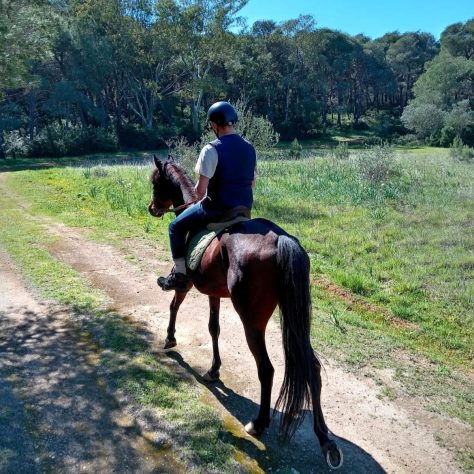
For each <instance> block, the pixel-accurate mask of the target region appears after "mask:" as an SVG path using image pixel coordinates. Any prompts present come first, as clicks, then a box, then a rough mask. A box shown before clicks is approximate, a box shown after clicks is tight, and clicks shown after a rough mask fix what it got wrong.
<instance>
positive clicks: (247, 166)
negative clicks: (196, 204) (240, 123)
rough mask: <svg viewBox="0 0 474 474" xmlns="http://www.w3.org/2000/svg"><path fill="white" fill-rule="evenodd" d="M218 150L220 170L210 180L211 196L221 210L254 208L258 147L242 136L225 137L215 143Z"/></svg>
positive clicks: (209, 192)
mask: <svg viewBox="0 0 474 474" xmlns="http://www.w3.org/2000/svg"><path fill="white" fill-rule="evenodd" d="M211 145H212V146H213V147H214V148H215V149H216V150H217V156H218V160H217V167H216V171H215V173H214V176H213V177H212V178H211V179H210V180H209V185H208V187H207V195H208V197H209V198H210V199H211V202H212V205H213V206H215V207H217V208H219V209H223V210H224V209H229V208H231V207H235V206H245V207H248V208H249V209H251V208H252V203H253V193H252V181H253V179H254V174H255V164H256V161H257V156H256V153H255V148H254V147H253V146H252V145H251V144H250V143H249V142H248V141H247V140H245V139H243V138H242V137H241V136H240V135H237V134H232V135H224V136H223V137H221V138H218V139H217V140H214V141H212V142H211Z"/></svg>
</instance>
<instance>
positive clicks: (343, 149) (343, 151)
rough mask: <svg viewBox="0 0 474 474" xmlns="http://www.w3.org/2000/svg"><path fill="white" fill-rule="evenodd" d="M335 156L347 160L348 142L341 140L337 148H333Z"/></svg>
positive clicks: (348, 154)
mask: <svg viewBox="0 0 474 474" xmlns="http://www.w3.org/2000/svg"><path fill="white" fill-rule="evenodd" d="M333 153H334V157H335V158H337V159H338V160H346V159H348V158H349V156H350V153H349V145H348V144H347V142H340V143H338V144H337V146H336V148H334V150H333Z"/></svg>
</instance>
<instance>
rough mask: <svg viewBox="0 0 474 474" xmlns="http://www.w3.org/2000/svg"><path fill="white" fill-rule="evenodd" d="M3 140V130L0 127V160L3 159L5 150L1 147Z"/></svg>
mask: <svg viewBox="0 0 474 474" xmlns="http://www.w3.org/2000/svg"><path fill="white" fill-rule="evenodd" d="M3 144H4V140H3V130H2V129H1V128H0V160H5V159H6V155H5V150H4V147H3Z"/></svg>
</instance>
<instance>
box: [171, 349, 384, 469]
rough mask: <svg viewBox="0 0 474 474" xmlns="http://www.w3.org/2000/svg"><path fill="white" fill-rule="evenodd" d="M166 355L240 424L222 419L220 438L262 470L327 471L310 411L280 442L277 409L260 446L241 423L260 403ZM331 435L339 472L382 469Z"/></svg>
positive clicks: (359, 450)
mask: <svg viewBox="0 0 474 474" xmlns="http://www.w3.org/2000/svg"><path fill="white" fill-rule="evenodd" d="M167 355H168V357H170V358H171V359H173V360H175V361H176V362H177V363H178V364H179V365H180V366H181V367H182V368H183V369H184V370H185V371H186V372H187V373H189V374H190V375H191V376H192V377H193V378H194V379H195V380H196V381H197V383H199V384H200V385H201V386H202V388H203V389H205V390H208V391H209V392H210V393H211V394H212V395H213V396H214V397H215V399H216V400H217V402H218V403H219V404H220V405H221V406H222V407H223V408H224V410H225V411H227V412H228V413H229V414H230V415H232V416H233V417H234V418H235V419H236V420H237V421H238V423H240V425H239V426H237V423H236V422H235V421H234V422H232V421H228V420H224V426H225V429H226V432H225V434H224V435H223V438H224V439H225V440H226V441H228V442H231V443H232V444H233V445H235V446H236V447H237V448H238V449H240V450H241V451H243V452H245V453H246V454H247V455H248V456H249V457H250V458H253V459H255V460H256V461H257V462H258V463H259V465H260V467H261V468H263V469H264V470H268V468H272V469H275V468H279V469H288V470H290V469H291V468H294V469H296V470H297V471H298V472H300V473H319V472H327V471H329V469H328V468H327V465H326V463H325V461H324V459H323V458H322V456H321V452H320V449H319V444H318V443H317V440H316V436H315V435H314V432H313V428H312V416H311V412H310V411H307V413H306V416H305V418H304V421H303V423H302V425H301V426H300V427H299V428H298V431H297V433H296V434H295V436H294V438H293V439H292V440H290V441H287V442H285V441H283V440H282V439H281V438H280V436H279V434H278V424H279V418H280V415H281V413H280V412H276V413H275V415H274V419H273V420H272V423H271V425H270V428H269V429H268V430H267V432H266V433H264V435H263V436H262V437H261V438H260V439H259V441H261V443H262V444H263V448H259V446H258V444H259V443H256V442H255V441H254V438H252V437H250V436H248V435H246V434H245V432H244V430H243V426H244V425H245V424H246V423H247V422H248V421H249V420H251V419H252V418H255V416H256V414H257V412H258V408H259V406H258V405H257V404H256V403H255V402H253V401H252V400H250V399H249V398H246V397H243V396H241V395H239V394H238V393H236V392H235V391H234V390H232V389H231V388H229V387H227V386H226V385H225V384H224V383H222V381H220V380H219V381H217V382H214V383H207V382H205V381H204V379H203V378H202V376H201V374H199V373H198V372H197V371H196V370H195V369H194V368H193V367H192V366H191V365H189V364H188V362H186V361H185V360H184V359H183V357H182V356H181V354H179V353H178V352H176V351H169V352H167ZM277 388H278V387H277ZM278 389H279V388H278ZM334 438H335V440H336V441H337V443H338V446H339V448H340V449H341V450H342V451H343V454H344V465H343V467H342V468H341V469H340V470H338V472H341V473H348V474H349V473H350V474H359V473H360V474H367V473H374V474H376V473H384V472H385V471H384V469H383V468H382V467H381V466H380V465H379V464H378V463H377V461H376V460H375V459H374V458H373V457H372V456H371V455H370V454H369V453H367V452H366V451H365V450H363V449H362V448H360V447H359V446H357V445H356V444H354V443H352V442H351V441H349V440H346V439H344V438H339V437H337V436H334ZM284 472H286V471H284Z"/></svg>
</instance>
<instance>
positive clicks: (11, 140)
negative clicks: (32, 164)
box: [4, 130, 28, 158]
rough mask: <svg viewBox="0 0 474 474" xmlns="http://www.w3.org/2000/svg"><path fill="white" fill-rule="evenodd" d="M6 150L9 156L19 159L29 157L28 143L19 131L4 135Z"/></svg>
mask: <svg viewBox="0 0 474 474" xmlns="http://www.w3.org/2000/svg"><path fill="white" fill-rule="evenodd" d="M4 150H5V154H6V155H7V156H11V157H12V158H18V157H23V156H28V143H27V140H26V138H25V137H24V136H22V135H21V134H20V132H18V131H17V130H15V131H12V132H7V133H5V135H4Z"/></svg>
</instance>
